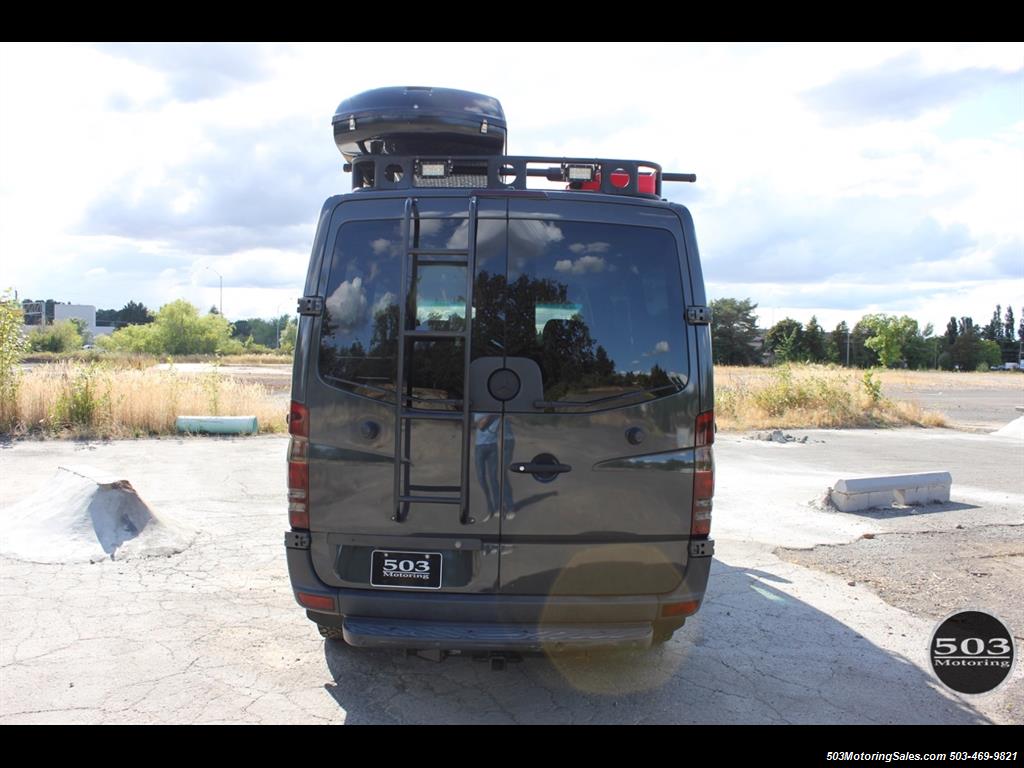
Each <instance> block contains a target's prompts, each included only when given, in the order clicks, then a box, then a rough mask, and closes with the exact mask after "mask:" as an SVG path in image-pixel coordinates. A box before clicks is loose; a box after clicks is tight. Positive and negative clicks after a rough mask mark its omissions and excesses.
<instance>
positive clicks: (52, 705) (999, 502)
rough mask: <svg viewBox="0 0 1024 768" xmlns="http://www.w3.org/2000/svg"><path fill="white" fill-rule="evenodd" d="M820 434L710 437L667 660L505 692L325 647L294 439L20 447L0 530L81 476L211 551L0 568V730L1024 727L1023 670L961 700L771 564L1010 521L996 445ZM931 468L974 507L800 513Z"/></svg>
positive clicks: (576, 670)
mask: <svg viewBox="0 0 1024 768" xmlns="http://www.w3.org/2000/svg"><path fill="white" fill-rule="evenodd" d="M801 434H803V432H801ZM807 434H808V435H810V436H811V440H812V441H811V442H810V443H808V444H807V445H803V446H793V445H785V446H779V445H772V444H764V443H757V444H755V443H753V442H752V441H744V440H742V439H740V437H739V436H737V435H725V434H720V435H719V441H718V445H717V460H718V467H719V476H718V483H719V484H718V493H717V495H716V500H715V518H714V524H713V528H712V530H713V532H714V536H715V538H716V540H717V555H716V560H715V563H714V565H713V569H712V576H711V582H710V585H709V591H708V595H707V599H706V602H705V604H704V606H703V607H702V609H701V611H700V612H699V613H698V614H697V616H696V617H694V618H692V619H690V620H689V621H688V622H687V624H686V626H685V627H684V628H683V629H682V630H680V631H679V632H677V633H676V636H675V638H674V639H673V640H672V641H671V642H669V643H668V644H666V645H665V646H663V647H661V648H658V649H656V650H654V651H652V652H650V653H648V654H644V655H638V656H613V657H608V656H595V655H592V656H586V655H580V656H569V657H560V658H553V659H548V658H541V657H528V658H526V659H524V660H523V661H522V662H520V663H510V664H509V665H508V668H507V671H505V672H503V673H495V672H491V671H490V667H489V665H488V664H485V663H479V662H476V661H473V660H472V659H470V658H468V657H451V658H449V659H447V660H446V661H443V662H441V663H436V662H432V661H428V660H426V659H423V658H419V657H407V656H405V655H404V654H402V653H396V652H393V651H375V650H365V649H355V648H349V647H347V646H345V645H344V644H342V643H338V642H334V641H329V642H326V643H325V642H324V641H323V640H322V639H321V638H320V637H319V635H318V634H317V632H316V628H315V626H314V625H313V624H312V623H311V622H309V621H308V620H307V619H306V618H305V615H304V613H303V611H302V609H301V608H300V607H299V606H298V605H296V604H295V602H294V600H293V598H292V596H291V590H290V586H289V582H288V574H287V569H286V567H285V558H284V546H283V544H282V533H283V531H284V529H285V527H286V513H285V510H286V506H287V505H286V499H285V487H284V486H285V477H284V475H285V449H286V446H287V439H286V438H283V437H277V436H266V437H255V438H187V439H184V438H183V439H176V438H171V439H160V440H138V441H114V442H103V443H96V442H91V443H83V442H70V441H65V442H62V441H50V442H33V441H21V442H16V443H13V444H11V443H7V444H5V445H3V446H0V513H2V509H3V508H4V507H6V506H9V505H10V504H12V503H13V502H14V501H15V500H17V499H19V498H21V497H22V496H24V495H25V494H27V493H31V492H33V491H35V490H37V489H38V488H40V487H42V486H43V485H44V484H45V483H47V482H48V481H49V479H50V478H51V477H52V475H53V473H54V471H55V469H56V467H57V466H58V465H59V464H61V463H68V462H72V461H87V462H88V463H89V464H92V465H94V466H97V467H102V468H105V469H109V470H110V471H112V472H118V473H122V474H123V475H124V476H125V477H127V478H128V479H130V481H131V482H132V485H133V486H134V487H135V488H136V490H137V491H138V492H139V494H140V496H142V498H143V499H145V500H146V502H147V503H148V504H149V505H150V506H151V507H152V508H153V510H154V511H155V512H156V513H157V514H158V515H163V516H167V517H170V518H173V519H176V520H180V521H181V522H182V523H185V524H187V525H189V526H191V527H194V528H195V529H197V530H198V531H199V533H198V536H197V538H196V541H195V542H194V543H193V544H192V546H191V547H189V548H188V549H187V550H186V551H185V552H183V553H181V554H179V555H175V556H172V557H166V558H155V559H140V560H127V561H104V562H100V563H96V564H74V565H53V564H37V563H28V562H21V561H17V560H12V559H8V558H2V559H0V616H2V618H0V723H5V724H6V723H21V722H31V723H50V722H59V723H119V722H132V723H166V722H172V723H289V722H302V723H321V722H322V723H342V722H348V723H733V722H742V723H748V722H754V723H949V724H956V723H978V722H981V723H984V722H997V723H1011V722H1015V723H1020V722H1022V714H1021V713H1022V709H1021V702H1022V698H1024V697H1022V689H1024V686H1022V676H1024V670H1022V665H1021V664H1020V663H1019V662H1018V664H1017V666H1016V669H1015V671H1014V674H1013V678H1012V679H1011V680H1010V681H1009V682H1008V683H1006V684H1005V685H1004V686H1003V687H1002V688H1001V689H999V690H998V691H996V692H995V693H992V694H989V695H987V696H984V697H980V698H977V697H973V698H972V697H958V696H955V695H954V694H951V693H949V692H947V691H945V690H944V689H942V688H941V686H940V685H939V683H938V682H937V681H936V680H935V678H934V677H933V676H932V675H931V673H930V671H929V670H928V667H927V662H926V650H925V649H926V646H927V643H928V640H929V638H930V635H931V632H932V629H933V628H934V626H935V620H934V619H933V618H932V617H929V616H915V615H913V614H911V613H909V612H907V611H905V610H901V609H900V608H897V607H894V606H892V605H889V604H887V603H886V602H885V601H884V600H882V598H881V597H879V596H877V595H876V594H874V593H873V592H872V591H871V590H870V589H868V588H867V587H865V586H863V585H861V584H859V583H858V584H857V585H856V586H852V587H851V586H849V584H848V582H847V580H846V579H844V578H841V577H839V576H835V575H831V574H829V573H825V572H822V571H818V570H813V569H810V568H806V567H803V566H801V565H798V564H796V563H792V562H785V561H783V560H780V559H779V558H778V557H777V556H776V554H775V553H774V551H773V550H774V548H775V547H778V546H780V545H781V546H797V547H810V546H813V545H815V544H824V543H833V544H834V543H844V542H848V541H853V540H856V539H857V538H859V537H860V536H861V535H862V534H863V533H865V532H886V531H898V532H901V533H907V532H912V531H914V530H938V529H944V528H949V527H953V526H955V525H992V524H996V523H999V524H1006V525H1011V524H1012V525H1016V524H1019V523H1021V522H1024V520H1022V519H1021V516H1022V510H1024V503H1022V502H1024V497H1022V492H1024V489H1022V487H1021V485H1022V483H1021V478H1020V477H1019V473H1018V476H1017V477H1012V476H1011V478H1010V480H1009V481H1005V480H994V479H993V476H995V475H997V473H995V472H993V471H991V470H990V469H988V468H986V467H985V466H983V464H984V461H983V459H982V458H981V457H984V456H986V455H989V453H990V447H988V446H986V444H983V443H977V445H975V446H974V447H973V448H972V447H971V445H969V444H968V443H965V442H964V441H965V440H968V439H975V438H977V439H982V437H983V436H963V435H962V433H954V432H951V431H948V430H928V431H925V430H888V431H868V430H863V431H856V432H842V433H837V432H830V431H808V432H807ZM925 437H927V440H926V439H924V438H925ZM819 440H820V441H822V442H820V443H819V442H815V441H819ZM879 446H881V447H879ZM965 446H966V447H965ZM1006 446H1008V447H1006V448H1004V451H1003V453H1002V454H1001V455H1000V454H997V453H992V454H991V455H992V456H993V460H994V461H995V460H998V461H1001V462H1003V464H1002V466H1006V464H1007V463H1009V460H1008V459H1007V455H1006V453H1005V450H1009V451H1013V452H1016V453H1015V454H1014V457H1012V458H1017V459H1018V461H1017V466H1018V467H1020V466H1022V462H1021V461H1020V460H1019V459H1020V458H1024V446H1022V444H1021V443H1020V441H1017V442H1016V443H1012V442H1011V443H1007V444H1006ZM951 448H956V449H958V450H956V451H953V450H950V449H951ZM972 451H973V452H972ZM927 453H932V454H934V456H935V457H944V458H945V461H946V463H947V464H948V463H949V462H950V461H953V463H954V465H955V466H952V467H950V468H951V469H952V470H953V472H954V486H953V499H954V501H958V500H959V501H963V500H967V501H971V502H972V503H970V504H964V503H961V504H954V505H951V508H950V509H949V510H947V511H940V512H938V513H933V514H929V515H927V516H926V517H927V520H925V519H923V518H924V517H925V516H921V517H916V516H901V517H899V518H898V519H888V518H885V519H883V518H882V517H881V516H878V515H875V516H865V515H840V514H838V513H825V512H822V511H820V510H817V509H815V508H813V507H812V506H811V505H809V504H808V502H809V501H810V500H811V499H813V498H814V497H815V495H818V496H820V495H821V492H822V491H823V490H824V488H825V487H826V486H828V485H831V483H832V482H833V481H834V480H835V479H836V478H837V476H836V475H835V472H834V471H833V469H828V467H830V466H833V465H834V464H835V463H836V462H839V463H840V464H841V465H843V466H849V465H851V464H854V463H857V462H858V461H859V462H860V463H861V464H863V471H874V465H875V464H883V463H884V464H886V465H890V466H891V465H892V464H893V463H894V462H897V461H902V464H901V465H900V466H901V469H902V468H903V467H904V465H909V468H907V470H906V471H911V470H913V469H914V468H915V466H916V463H920V462H925V463H927V461H929V460H930V459H929V458H928V456H927V455H925V454H927ZM901 457H902V458H901ZM830 462H832V464H830ZM958 462H959V463H958ZM931 463H932V464H933V465H935V466H938V465H939V464H940V463H941V462H939V461H935V462H931ZM961 465H962V466H961ZM853 469H854V468H853V467H851V474H853V473H854V472H853V471H852V470H853ZM857 469H858V470H860V469H861V467H859V466H858V467H857ZM958 476H959V477H960V478H961V479H962V481H963V482H964V483H965V485H964V487H965V488H966V489H968V490H967V493H968V495H970V494H971V493H973V496H972V497H971V498H970V499H965V498H964V497H962V495H961V494H959V493H958V487H959V486H958ZM1000 483H1002V485H1000ZM751 488H756V489H757V491H756V493H751V491H750V489H751ZM972 489H973V490H972ZM974 491H976V492H974ZM752 497H753V498H752ZM1008 588H1012V589H1017V590H1021V589H1022V587H1021V584H1020V582H1018V583H1016V584H1013V585H1009V587H1008ZM957 607H958V606H951V610H953V609H955V608H957ZM1012 629H1013V630H1014V632H1015V634H1020V630H1021V628H1019V627H1013V628H1012ZM1018 648H1019V644H1018Z"/></svg>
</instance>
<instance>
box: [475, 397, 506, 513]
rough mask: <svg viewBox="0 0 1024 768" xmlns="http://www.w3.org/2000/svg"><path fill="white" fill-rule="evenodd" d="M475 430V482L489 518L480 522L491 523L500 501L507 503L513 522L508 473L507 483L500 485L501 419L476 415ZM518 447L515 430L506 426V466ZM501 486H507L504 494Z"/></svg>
mask: <svg viewBox="0 0 1024 768" xmlns="http://www.w3.org/2000/svg"><path fill="white" fill-rule="evenodd" d="M473 427H474V428H475V429H476V479H477V482H479V483H480V487H481V488H482V489H483V491H484V497H485V498H486V499H487V516H486V517H485V518H484V519H483V520H482V521H481V522H486V521H487V520H490V519H491V517H493V516H494V515H495V514H496V513H497V512H498V507H499V499H501V498H503V500H504V507H505V509H506V511H507V516H508V519H510V520H511V519H512V518H513V517H515V512H514V511H513V508H512V504H513V502H512V488H511V486H510V484H509V477H508V473H506V474H505V477H504V480H505V482H504V483H499V478H500V474H499V471H498V464H499V462H500V461H501V458H502V457H501V456H500V455H499V451H498V435H499V434H501V432H502V429H501V417H500V415H499V414H496V413H476V414H473ZM515 445H516V440H515V436H514V435H513V434H512V427H511V425H509V424H507V423H506V424H505V430H504V448H505V456H504V460H505V464H508V463H509V462H510V461H512V452H513V450H514V449H515ZM500 485H503V486H504V492H503V493H502V491H501V490H500V488H499V486H500Z"/></svg>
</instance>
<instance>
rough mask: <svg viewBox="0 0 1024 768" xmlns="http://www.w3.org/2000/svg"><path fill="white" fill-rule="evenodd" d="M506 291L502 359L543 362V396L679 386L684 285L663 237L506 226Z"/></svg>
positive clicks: (587, 228) (623, 230)
mask: <svg viewBox="0 0 1024 768" xmlns="http://www.w3.org/2000/svg"><path fill="white" fill-rule="evenodd" d="M506 290H507V294H508V297H507V303H508V311H507V315H506V316H507V325H506V343H507V349H508V354H509V355H515V356H519V357H529V358H532V359H533V360H535V361H536V362H537V363H538V364H539V365H540V368H541V371H542V373H543V377H544V397H545V400H548V401H559V400H560V401H566V400H570V401H581V402H592V401H593V402H594V403H595V405H596V404H597V401H599V400H601V399H602V398H606V397H615V396H616V395H621V394H623V393H625V392H632V391H640V390H643V391H646V392H649V393H650V394H651V396H662V395H666V394H671V392H673V391H676V390H678V389H679V388H681V387H682V386H685V382H686V373H687V359H688V357H687V350H686V326H685V323H684V311H683V292H682V281H681V275H680V271H679V256H678V251H677V249H676V242H675V238H674V237H673V236H672V234H671V233H670V232H668V231H666V230H662V229H655V228H650V227H634V226H624V225H618V224H603V223H595V222H572V221H540V220H512V221H510V222H509V265H508V284H507V289H506ZM609 405H611V404H610V403H609Z"/></svg>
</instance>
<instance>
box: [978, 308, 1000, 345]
mask: <svg viewBox="0 0 1024 768" xmlns="http://www.w3.org/2000/svg"><path fill="white" fill-rule="evenodd" d="M1002 313H1003V308H1002V307H1001V306H999V305H998V304H996V308H995V311H994V312H993V313H992V319H991V320H989V321H988V325H986V326H985V328H984V329H983V330H982V332H981V337H982V338H983V339H988V340H989V341H1002V339H1003V319H1002V317H1001V315H1002Z"/></svg>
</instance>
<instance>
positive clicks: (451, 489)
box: [409, 485, 462, 493]
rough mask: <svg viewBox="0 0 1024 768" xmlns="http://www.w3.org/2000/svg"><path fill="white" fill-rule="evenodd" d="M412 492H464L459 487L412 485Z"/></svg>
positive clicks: (410, 488)
mask: <svg viewBox="0 0 1024 768" xmlns="http://www.w3.org/2000/svg"><path fill="white" fill-rule="evenodd" d="M409 490H410V491H429V492H431V493H457V492H458V491H461V490H462V486H459V485H410V486H409Z"/></svg>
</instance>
